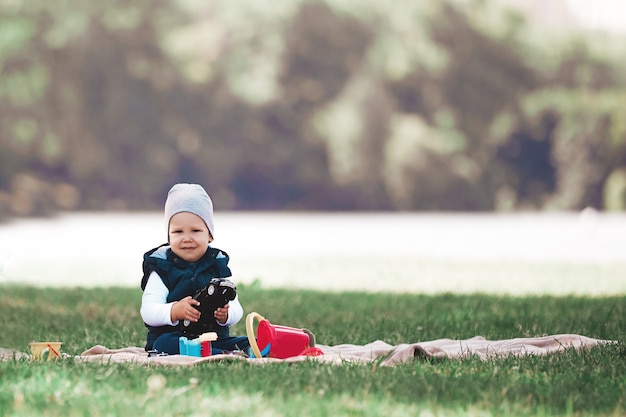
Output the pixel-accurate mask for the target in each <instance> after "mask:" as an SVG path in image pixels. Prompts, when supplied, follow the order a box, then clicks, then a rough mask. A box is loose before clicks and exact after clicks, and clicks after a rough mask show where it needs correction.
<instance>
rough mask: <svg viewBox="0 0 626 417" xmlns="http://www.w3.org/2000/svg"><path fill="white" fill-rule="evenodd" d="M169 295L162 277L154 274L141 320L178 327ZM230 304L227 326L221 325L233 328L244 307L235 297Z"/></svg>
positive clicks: (142, 304) (145, 290)
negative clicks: (172, 313)
mask: <svg viewBox="0 0 626 417" xmlns="http://www.w3.org/2000/svg"><path fill="white" fill-rule="evenodd" d="M169 293H170V292H169V290H168V289H167V287H166V286H165V284H164V283H163V280H162V279H161V276H160V275H159V274H158V273H157V272H156V271H155V272H152V273H151V274H150V276H149V277H148V282H147V283H146V287H145V289H144V290H143V296H142V297H141V309H140V310H139V312H140V314H141V318H142V319H143V321H144V322H145V323H146V324H147V325H149V326H154V327H159V326H166V325H170V326H176V325H178V320H175V321H172V316H171V312H172V306H173V305H174V302H171V303H168V302H167V296H168V295H169ZM228 304H229V308H228V320H226V323H225V324H221V325H222V326H232V325H234V324H236V323H238V322H239V320H241V318H242V317H243V307H241V303H239V297H238V296H235V299H234V300H232V301H230V302H229V303H228ZM218 324H219V323H218Z"/></svg>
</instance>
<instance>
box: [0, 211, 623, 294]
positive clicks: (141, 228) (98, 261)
mask: <svg viewBox="0 0 626 417" xmlns="http://www.w3.org/2000/svg"><path fill="white" fill-rule="evenodd" d="M215 220H216V240H215V242H214V244H213V246H216V247H219V248H221V249H223V250H225V251H226V252H228V253H229V255H230V256H231V268H232V270H233V273H234V278H235V280H236V281H237V282H239V283H252V282H253V281H255V280H258V282H260V283H261V285H263V286H265V287H275V286H281V287H294V288H314V289H328V290H367V291H408V292H425V293H436V292H446V291H456V292H477V291H480V292H490V293H494V292H495V293H514V294H523V293H553V294H570V293H572V294H590V295H602V294H624V293H626V250H625V248H626V215H624V214H604V213H603V214H599V213H596V212H593V211H586V212H583V213H581V214H575V213H571V214H506V215H505V214H499V215H493V214H412V213H394V214H388V213H358V214H357V213H279V212H270V213H266V212H264V213H257V212H254V213H252V212H251V213H242V212H236V213H229V212H227V213H219V212H218V213H216V216H215ZM165 240H166V229H165V224H164V222H163V219H162V215H161V214H160V213H131V214H128V213H119V214H111V213H78V214H67V215H62V216H59V217H57V218H55V219H34V220H19V221H14V222H11V223H7V224H3V225H0V282H16V283H23V284H32V285H39V286H50V285H51V286H85V287H93V286H113V285H115V286H137V287H138V284H139V280H140V277H141V259H142V255H143V253H144V252H146V251H147V250H148V249H150V248H152V247H155V246H157V245H158V244H160V243H164V242H165Z"/></svg>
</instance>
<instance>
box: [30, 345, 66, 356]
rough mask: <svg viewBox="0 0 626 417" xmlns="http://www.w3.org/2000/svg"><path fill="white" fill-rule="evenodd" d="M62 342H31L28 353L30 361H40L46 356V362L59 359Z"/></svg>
mask: <svg viewBox="0 0 626 417" xmlns="http://www.w3.org/2000/svg"><path fill="white" fill-rule="evenodd" d="M62 344H63V342H31V343H30V351H31V353H32V360H34V361H38V360H41V359H42V358H43V357H44V356H45V354H46V353H47V354H48V360H49V361H51V360H53V359H59V358H60V357H61V345H62Z"/></svg>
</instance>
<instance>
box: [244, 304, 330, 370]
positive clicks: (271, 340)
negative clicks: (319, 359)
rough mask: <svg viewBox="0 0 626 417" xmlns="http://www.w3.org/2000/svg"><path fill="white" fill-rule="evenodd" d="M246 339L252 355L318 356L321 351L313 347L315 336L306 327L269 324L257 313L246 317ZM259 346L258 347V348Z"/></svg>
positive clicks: (273, 356) (282, 356)
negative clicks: (257, 321)
mask: <svg viewBox="0 0 626 417" xmlns="http://www.w3.org/2000/svg"><path fill="white" fill-rule="evenodd" d="M255 318H256V319H258V320H259V326H258V329H257V337H255V336H254V328H253V325H254V319H255ZM246 330H247V332H248V340H249V341H250V347H251V348H252V352H253V353H254V356H255V357H257V358H261V357H263V356H269V357H271V358H277V359H285V358H289V357H291V356H302V355H307V356H318V355H321V354H322V352H321V350H319V349H318V348H316V347H315V336H313V333H311V332H310V331H308V330H306V329H295V328H293V327H287V326H279V325H275V324H271V323H270V322H269V320H267V319H266V318H265V317H263V316H261V315H260V314H258V313H250V314H248V316H247V317H246ZM259 347H260V348H259Z"/></svg>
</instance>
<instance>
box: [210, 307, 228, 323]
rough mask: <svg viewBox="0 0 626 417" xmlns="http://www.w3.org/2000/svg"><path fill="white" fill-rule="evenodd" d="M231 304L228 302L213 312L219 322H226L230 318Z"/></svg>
mask: <svg viewBox="0 0 626 417" xmlns="http://www.w3.org/2000/svg"><path fill="white" fill-rule="evenodd" d="M229 307H230V305H229V304H226V305H225V306H224V307H218V308H217V309H216V310H215V313H213V317H215V320H217V322H218V323H219V324H226V320H228V308H229Z"/></svg>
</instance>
